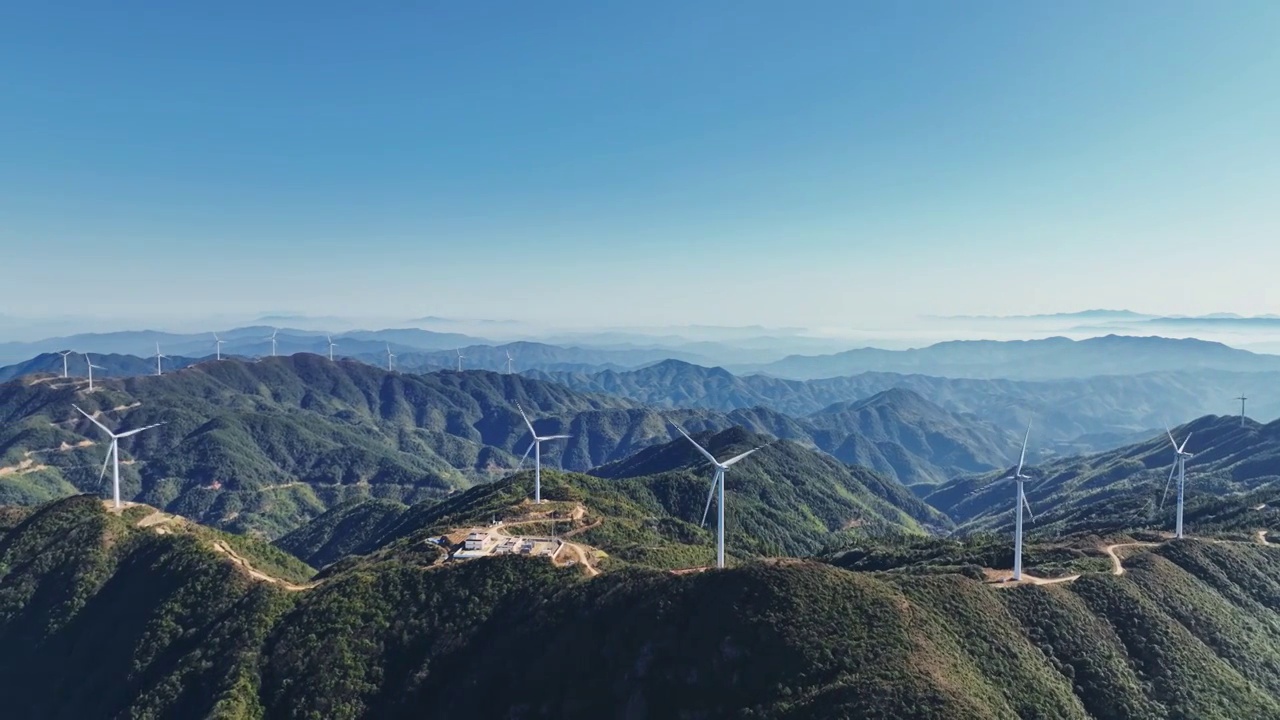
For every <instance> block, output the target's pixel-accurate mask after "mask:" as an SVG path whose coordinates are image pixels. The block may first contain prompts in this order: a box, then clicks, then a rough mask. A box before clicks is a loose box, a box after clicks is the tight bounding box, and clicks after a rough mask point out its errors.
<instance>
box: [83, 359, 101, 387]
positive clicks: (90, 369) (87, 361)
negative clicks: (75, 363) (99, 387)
mask: <svg viewBox="0 0 1280 720" xmlns="http://www.w3.org/2000/svg"><path fill="white" fill-rule="evenodd" d="M84 364H85V365H88V366H89V392H93V369H94V368H97V369H99V370H106V368H104V367H102V366H101V365H94V364H93V361H92V360H90V359H89V353H85V354H84Z"/></svg>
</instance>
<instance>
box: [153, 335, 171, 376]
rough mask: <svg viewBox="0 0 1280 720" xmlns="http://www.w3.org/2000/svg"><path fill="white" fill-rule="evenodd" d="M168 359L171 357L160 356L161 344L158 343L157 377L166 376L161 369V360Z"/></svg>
mask: <svg viewBox="0 0 1280 720" xmlns="http://www.w3.org/2000/svg"><path fill="white" fill-rule="evenodd" d="M167 357H169V356H168V355H161V354H160V343H156V376H157V377H158V376H160V375H162V374H164V373H163V371H162V370H161V369H160V359H161V358H167Z"/></svg>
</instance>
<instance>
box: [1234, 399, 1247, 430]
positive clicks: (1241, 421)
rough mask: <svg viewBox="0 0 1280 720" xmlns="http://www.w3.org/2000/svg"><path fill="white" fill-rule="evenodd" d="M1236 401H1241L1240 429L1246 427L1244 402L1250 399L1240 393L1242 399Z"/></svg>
mask: <svg viewBox="0 0 1280 720" xmlns="http://www.w3.org/2000/svg"><path fill="white" fill-rule="evenodd" d="M1236 399H1237V400H1239V401H1240V427H1244V401H1245V400H1248V399H1249V398H1247V397H1245V396H1244V393H1240V397H1238V398H1236Z"/></svg>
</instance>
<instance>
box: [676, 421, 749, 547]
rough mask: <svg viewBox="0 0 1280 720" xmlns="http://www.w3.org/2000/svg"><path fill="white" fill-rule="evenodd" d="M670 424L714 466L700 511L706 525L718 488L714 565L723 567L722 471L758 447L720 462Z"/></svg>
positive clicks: (677, 427)
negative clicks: (714, 470)
mask: <svg viewBox="0 0 1280 720" xmlns="http://www.w3.org/2000/svg"><path fill="white" fill-rule="evenodd" d="M672 426H673V427H675V429H676V430H679V431H680V434H681V435H683V436H684V437H685V439H686V440H688V441H689V442H691V443H693V446H694V447H696V448H698V452H700V453H702V455H703V457H705V458H706V459H708V460H710V461H711V464H712V465H714V466H715V468H716V473H715V475H714V476H713V477H712V479H711V491H710V492H709V493H707V508H706V509H705V510H703V511H702V526H703V527H706V525H707V514H708V513H710V512H711V498H712V497H713V496H715V495H716V491H717V489H718V490H719V497H718V498H717V500H716V567H717V568H723V567H724V473H725V471H726V470H728V469H729V468H730V467H732V466H733V465H734V464H735V463H737V462H738V461H740V460H742V459H743V458H745V457H746V456H748V455H750V454H751V453H753V452H755V451H757V450H759V449H760V448H758V447H756V448H751V449H750V450H748V451H746V452H744V453H742V454H741V455H735V456H733V457H731V458H729V459H728V460H725V461H724V462H720V461H719V460H716V458H715V456H714V455H712V454H711V453H709V452H707V450H706V448H704V447H702V446H701V445H699V444H698V443H697V442H695V441H694V439H693V438H691V437H689V433H687V432H685V431H684V429H683V428H681V427H680V426H679V425H675V424H674V423H672Z"/></svg>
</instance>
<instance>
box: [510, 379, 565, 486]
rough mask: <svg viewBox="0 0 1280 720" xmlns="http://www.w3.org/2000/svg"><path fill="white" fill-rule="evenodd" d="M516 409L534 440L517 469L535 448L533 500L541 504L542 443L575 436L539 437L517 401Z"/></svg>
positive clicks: (517, 468)
mask: <svg viewBox="0 0 1280 720" xmlns="http://www.w3.org/2000/svg"><path fill="white" fill-rule="evenodd" d="M516 409H517V410H519V411H520V417H522V418H524V424H525V426H526V427H528V428H529V434H530V435H532V436H533V442H531V443H529V449H528V450H525V451H524V455H523V456H521V458H520V464H519V465H517V466H516V470H519V469H520V468H521V467H523V466H524V460H525V458H527V457H529V450H533V451H534V453H533V502H534V504H535V505H540V504H542V443H544V442H546V441H548V440H564V439H565V438H571V437H573V436H572V435H544V436H542V437H538V433H536V432H534V431H533V423H531V422H529V416H528V415H525V414H524V408H522V407H520V404H519V403H516Z"/></svg>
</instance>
